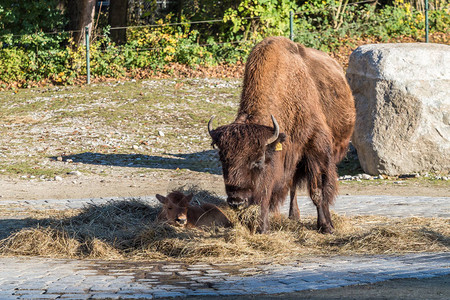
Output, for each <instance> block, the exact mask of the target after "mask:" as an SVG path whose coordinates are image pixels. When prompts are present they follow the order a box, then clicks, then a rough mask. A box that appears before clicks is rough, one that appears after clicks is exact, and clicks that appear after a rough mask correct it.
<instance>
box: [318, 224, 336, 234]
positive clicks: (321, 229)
mask: <svg viewBox="0 0 450 300" xmlns="http://www.w3.org/2000/svg"><path fill="white" fill-rule="evenodd" d="M319 232H320V233H323V234H333V233H334V230H333V226H332V225H331V226H320V227H319Z"/></svg>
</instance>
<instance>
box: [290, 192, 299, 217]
mask: <svg viewBox="0 0 450 300" xmlns="http://www.w3.org/2000/svg"><path fill="white" fill-rule="evenodd" d="M289 219H292V220H296V221H298V220H300V209H299V208H298V203H297V186H293V187H292V188H291V202H290V204H289Z"/></svg>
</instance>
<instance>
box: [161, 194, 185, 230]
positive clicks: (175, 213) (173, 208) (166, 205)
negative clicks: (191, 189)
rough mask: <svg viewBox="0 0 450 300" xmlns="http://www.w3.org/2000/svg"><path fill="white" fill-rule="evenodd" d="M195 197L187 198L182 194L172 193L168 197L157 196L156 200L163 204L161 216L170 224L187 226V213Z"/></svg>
mask: <svg viewBox="0 0 450 300" xmlns="http://www.w3.org/2000/svg"><path fill="white" fill-rule="evenodd" d="M192 197H193V195H192V194H191V195H189V196H186V195H184V194H183V193H180V192H171V193H170V194H168V195H167V196H166V197H164V196H162V195H159V194H156V198H157V199H158V200H159V202H161V203H162V205H163V209H162V212H161V215H162V216H163V217H164V218H165V219H166V220H167V222H168V223H169V224H172V225H177V226H186V225H187V211H188V206H189V202H190V201H191V200H192Z"/></svg>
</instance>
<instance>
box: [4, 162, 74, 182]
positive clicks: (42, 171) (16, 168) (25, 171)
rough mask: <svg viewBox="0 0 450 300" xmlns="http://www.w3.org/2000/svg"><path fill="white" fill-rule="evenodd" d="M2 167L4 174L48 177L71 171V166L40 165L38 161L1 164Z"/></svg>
mask: <svg viewBox="0 0 450 300" xmlns="http://www.w3.org/2000/svg"><path fill="white" fill-rule="evenodd" d="M0 169H1V170H2V173H3V174H18V175H22V176H28V177H29V176H35V177H41V176H45V177H46V178H50V177H54V176H56V175H63V174H67V173H68V172H70V171H71V169H69V168H58V167H57V168H47V167H43V166H39V165H38V163H33V162H28V161H27V162H17V163H14V164H0Z"/></svg>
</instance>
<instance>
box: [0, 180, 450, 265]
mask: <svg viewBox="0 0 450 300" xmlns="http://www.w3.org/2000/svg"><path fill="white" fill-rule="evenodd" d="M182 191H183V192H184V193H186V194H189V193H194V194H195V197H194V202H198V203H199V204H200V203H203V202H210V203H215V204H217V205H222V206H223V210H224V212H225V213H226V214H227V215H228V217H229V218H230V220H231V221H232V222H233V224H234V227H233V228H228V229H225V228H217V227H214V228H209V229H207V230H199V229H183V228H179V227H173V226H171V225H168V224H164V223H160V222H157V221H156V217H157V215H158V213H159V211H160V207H159V206H157V205H150V204H149V203H146V202H143V201H140V200H136V199H130V200H127V201H111V202H109V203H106V204H102V205H95V204H90V205H88V206H86V207H85V208H83V209H82V210H79V211H72V212H65V213H63V214H59V215H58V214H57V215H54V216H53V217H51V218H45V219H39V220H36V221H35V222H34V224H32V225H30V226H29V227H27V228H23V229H21V230H19V231H17V232H15V233H12V234H11V235H9V236H8V237H7V238H5V239H3V240H0V255H37V256H50V257H65V258H96V259H111V260H112V259H131V260H162V259H164V260H170V259H176V260H185V261H198V260H202V261H215V260H218V259H220V260H224V259H233V260H235V261H236V260H240V261H252V262H257V261H263V260H266V259H271V260H272V261H283V260H287V259H295V258H296V257H298V256H301V255H309V254H318V255H320V254H354V253H358V254H359V253H371V254H374V253H405V252H423V251H426V252H429V251H448V250H449V248H450V247H449V246H450V226H449V225H450V224H449V223H450V221H449V220H448V219H442V218H437V219H431V218H407V219H389V218H383V217H367V216H366V217H363V216H358V217H343V216H338V215H335V214H333V216H332V218H333V222H334V225H335V233H334V234H333V235H323V234H320V233H318V232H317V230H316V224H315V222H316V220H315V218H307V219H303V220H302V221H301V222H299V221H292V220H289V219H288V218H286V217H285V216H281V215H274V216H272V217H271V230H270V232H269V233H268V234H263V235H261V234H256V233H255V229H256V228H257V222H258V217H259V208H258V207H257V206H253V207H250V208H248V209H246V210H244V211H241V212H235V211H232V210H230V209H228V208H226V207H225V205H224V202H223V200H222V199H220V198H219V197H217V196H216V195H214V194H211V193H209V192H207V191H202V190H196V189H195V188H188V189H186V188H185V189H183V190H182Z"/></svg>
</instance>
